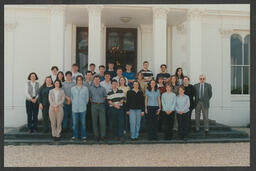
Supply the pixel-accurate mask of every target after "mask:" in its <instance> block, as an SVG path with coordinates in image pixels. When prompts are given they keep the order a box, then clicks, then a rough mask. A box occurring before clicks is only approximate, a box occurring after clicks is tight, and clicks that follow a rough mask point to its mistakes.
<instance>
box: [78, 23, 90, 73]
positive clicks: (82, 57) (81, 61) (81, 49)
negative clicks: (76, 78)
mask: <svg viewBox="0 0 256 171" xmlns="http://www.w3.org/2000/svg"><path fill="white" fill-rule="evenodd" d="M76 41H77V49H76V63H77V65H78V66H79V72H81V73H82V74H84V73H85V72H86V71H87V68H88V29H87V28H85V27H78V28H77V40H76Z"/></svg>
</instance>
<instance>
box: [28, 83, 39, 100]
mask: <svg viewBox="0 0 256 171" xmlns="http://www.w3.org/2000/svg"><path fill="white" fill-rule="evenodd" d="M30 84H31V85H32V87H33V91H32V97H35V96H36V89H35V86H36V82H34V83H32V81H30ZM25 92H26V99H27V100H32V97H31V96H30V94H29V93H28V83H26V85H25ZM37 97H38V95H37V96H36V98H37Z"/></svg>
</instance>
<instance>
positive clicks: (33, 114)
mask: <svg viewBox="0 0 256 171" xmlns="http://www.w3.org/2000/svg"><path fill="white" fill-rule="evenodd" d="M26 111H27V122H28V129H29V130H31V131H33V130H34V129H37V121H38V111H39V104H38V103H37V102H36V103H32V102H31V101H28V100H26Z"/></svg>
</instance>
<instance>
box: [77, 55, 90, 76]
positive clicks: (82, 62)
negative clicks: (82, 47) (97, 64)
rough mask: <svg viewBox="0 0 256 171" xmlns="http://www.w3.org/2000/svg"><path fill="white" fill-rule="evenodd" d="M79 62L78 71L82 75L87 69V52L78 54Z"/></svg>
mask: <svg viewBox="0 0 256 171" xmlns="http://www.w3.org/2000/svg"><path fill="white" fill-rule="evenodd" d="M78 60H79V63H78V65H79V71H80V72H81V73H82V74H83V75H84V74H85V72H86V71H87V68H88V53H87V52H79V53H78Z"/></svg>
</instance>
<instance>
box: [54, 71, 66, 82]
mask: <svg viewBox="0 0 256 171" xmlns="http://www.w3.org/2000/svg"><path fill="white" fill-rule="evenodd" d="M56 80H59V81H60V82H61V84H62V83H64V82H65V77H64V73H63V72H62V71H59V72H58V74H57V78H56Z"/></svg>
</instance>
